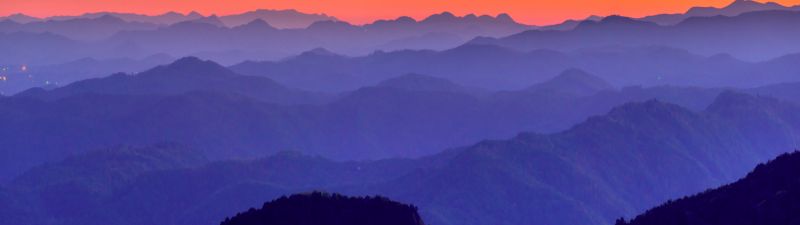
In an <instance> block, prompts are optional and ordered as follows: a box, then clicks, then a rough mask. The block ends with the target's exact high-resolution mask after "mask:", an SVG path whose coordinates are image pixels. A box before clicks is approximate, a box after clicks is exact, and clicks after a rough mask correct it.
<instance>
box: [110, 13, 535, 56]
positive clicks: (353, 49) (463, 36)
mask: <svg viewBox="0 0 800 225" xmlns="http://www.w3.org/2000/svg"><path fill="white" fill-rule="evenodd" d="M256 13H257V12H256ZM247 18H249V16H248V17H247ZM225 19H226V18H225V17H220V18H219V20H222V21H223V22H224V20H225ZM255 19H257V18H256V17H254V18H253V20H255ZM262 19H264V18H262ZM250 21H252V20H249V21H247V22H250ZM264 21H266V22H267V23H269V24H272V23H273V22H271V21H270V20H268V19H264ZM184 23H185V22H183V23H178V24H173V25H171V26H169V27H165V28H162V29H157V30H151V31H136V32H133V31H131V32H121V33H118V34H117V35H115V36H114V37H113V38H111V39H110V40H109V41H110V43H120V42H131V43H135V44H137V45H139V46H142V48H144V49H148V50H150V51H155V50H158V51H159V53H162V52H163V53H168V54H170V55H198V54H200V53H204V54H206V56H209V57H211V58H212V59H214V60H215V61H220V62H223V63H234V62H241V61H244V60H248V59H264V58H268V59H279V58H285V57H287V56H291V55H295V54H297V53H299V52H302V51H305V50H308V49H313V48H317V47H323V48H326V49H330V50H332V51H334V52H339V53H343V54H347V55H353V54H359V55H360V54H368V53H371V52H373V51H375V50H394V49H409V48H419V47H424V48H432V49H447V48H451V47H455V46H458V45H460V44H463V43H464V42H465V41H466V40H469V39H471V38H474V37H477V36H490V37H499V36H504V35H509V34H513V33H516V32H520V31H523V30H526V29H529V28H530V27H529V26H526V25H522V24H519V23H516V22H514V21H513V19H510V17H509V16H508V15H505V14H501V15H499V16H497V17H491V16H480V17H478V16H474V15H473V16H465V17H456V16H454V15H452V14H449V13H443V14H437V15H434V16H431V17H430V18H428V19H425V20H422V21H414V20H413V19H411V18H408V17H401V18H398V19H396V20H382V21H376V22H375V23H371V24H366V25H362V26H356V25H351V24H348V23H346V22H342V21H335V20H323V21H316V22H314V23H312V24H310V25H309V26H308V27H307V28H303V29H277V30H276V29H271V28H265V29H266V30H267V31H269V33H268V34H269V35H265V34H267V33H266V32H267V31H262V30H254V29H250V30H242V29H235V27H234V28H224V27H217V26H213V27H205V26H198V25H195V26H187V25H186V24H184ZM236 24H245V23H243V22H237V23H236ZM272 25H273V26H276V27H279V26H277V25H275V24H272ZM236 27H238V26H236ZM198 34H203V37H204V38H202V39H198V38H196V37H197V35H198ZM441 37H445V38H441Z"/></svg>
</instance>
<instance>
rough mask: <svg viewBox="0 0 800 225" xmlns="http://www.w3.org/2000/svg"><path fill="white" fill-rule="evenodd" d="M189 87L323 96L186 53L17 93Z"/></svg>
mask: <svg viewBox="0 0 800 225" xmlns="http://www.w3.org/2000/svg"><path fill="white" fill-rule="evenodd" d="M190 91H219V92H227V93H236V94H241V95H244V96H248V97H251V98H254V99H258V100H261V101H265V102H274V103H285V104H290V103H291V104H308V103H318V102H321V101H323V99H324V96H322V95H317V94H313V93H307V92H303V91H298V90H292V89H289V88H286V87H284V86H282V85H280V84H278V83H275V82H274V81H272V80H270V79H268V78H264V77H252V76H242V75H238V74H236V73H234V72H232V71H230V70H228V69H227V68H225V67H222V66H220V65H219V64H216V63H214V62H211V61H202V60H200V59H198V58H194V57H187V58H182V59H179V60H177V61H175V62H173V63H171V64H168V65H164V66H159V67H155V68H153V69H150V70H147V71H144V72H141V73H137V74H133V75H128V74H123V73H118V74H114V75H111V76H109V77H104V78H96V79H89V80H83V81H78V82H75V83H72V84H70V85H67V86H64V87H61V88H56V89H54V90H50V91H44V90H42V89H31V90H28V91H25V92H22V93H20V94H18V95H19V96H21V97H33V98H38V99H44V100H54V99H60V98H65V97H69V96H75V95H80V94H86V93H92V94H112V95H176V94H182V93H186V92H190Z"/></svg>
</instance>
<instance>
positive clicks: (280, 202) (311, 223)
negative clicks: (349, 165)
mask: <svg viewBox="0 0 800 225" xmlns="http://www.w3.org/2000/svg"><path fill="white" fill-rule="evenodd" d="M220 224H221V225H256V224H275V225H372V224H386V225H424V223H423V222H422V219H421V218H420V217H419V215H418V214H417V207H414V206H412V205H405V204H402V203H398V202H394V201H391V200H389V199H387V198H384V197H380V196H376V197H369V196H368V197H347V196H343V195H339V194H327V193H320V192H313V193H310V194H296V195H292V196H289V197H286V196H284V197H281V198H278V199H275V200H272V201H270V202H267V203H264V206H262V207H261V208H260V209H253V208H251V209H250V210H248V211H247V212H243V213H238V214H237V215H236V216H234V217H233V218H229V219H225V221H223V222H222V223H220Z"/></svg>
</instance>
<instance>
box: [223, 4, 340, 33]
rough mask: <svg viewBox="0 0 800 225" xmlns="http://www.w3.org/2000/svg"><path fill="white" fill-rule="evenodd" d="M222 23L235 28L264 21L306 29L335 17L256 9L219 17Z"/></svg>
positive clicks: (333, 19) (274, 24)
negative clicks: (251, 22) (252, 22)
mask: <svg viewBox="0 0 800 225" xmlns="http://www.w3.org/2000/svg"><path fill="white" fill-rule="evenodd" d="M220 19H221V20H222V22H223V23H225V25H227V26H228V27H237V26H241V25H244V24H247V23H249V22H250V21H253V20H257V19H260V20H264V21H267V22H268V23H269V24H272V25H273V26H275V27H277V28H280V29H287V28H306V27H308V26H309V25H311V24H313V23H315V22H319V21H328V20H332V21H336V20H338V19H336V18H335V17H332V16H328V15H325V14H306V13H302V12H298V11H296V10H292V9H289V10H269V9H258V10H255V11H249V12H245V13H241V14H234V15H227V16H222V17H220Z"/></svg>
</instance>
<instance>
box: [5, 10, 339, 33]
mask: <svg viewBox="0 0 800 225" xmlns="http://www.w3.org/2000/svg"><path fill="white" fill-rule="evenodd" d="M109 16H110V17H116V18H119V19H121V20H124V21H126V22H137V23H148V24H153V25H161V26H163V25H172V24H176V23H180V22H186V21H195V20H198V19H202V18H204V17H217V16H216V15H211V16H203V15H202V14H200V13H198V12H195V11H192V12H190V13H187V14H182V13H177V12H167V13H164V14H160V15H152V16H151V15H143V14H134V13H115V12H96V13H85V14H82V15H78V16H53V17H47V18H36V17H32V16H28V15H25V14H14V15H11V16H8V17H0V21H3V20H7V21H13V22H16V23H20V24H27V23H33V22H45V21H47V22H58V21H71V20H74V19H96V18H101V17H109ZM257 19H261V20H265V21H269V22H270V24H272V25H273V26H275V27H278V28H282V29H287V28H306V27H308V26H309V25H311V24H312V23H314V22H318V21H326V20H338V19H336V18H334V17H331V16H328V15H325V14H308V13H303V12H298V11H297V10H292V9H288V10H270V9H258V10H254V11H249V12H244V13H240V14H231V15H225V16H220V17H219V20H220V21H221V22H222V23H223V24H224V25H225V26H228V27H236V26H241V25H244V24H246V23H248V22H250V21H253V20H257Z"/></svg>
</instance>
